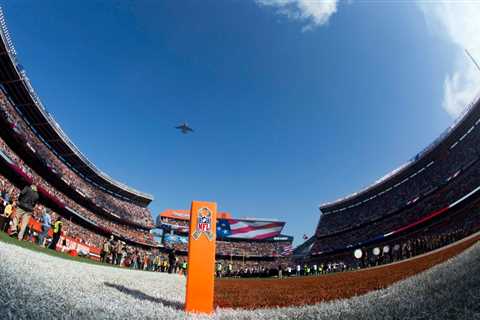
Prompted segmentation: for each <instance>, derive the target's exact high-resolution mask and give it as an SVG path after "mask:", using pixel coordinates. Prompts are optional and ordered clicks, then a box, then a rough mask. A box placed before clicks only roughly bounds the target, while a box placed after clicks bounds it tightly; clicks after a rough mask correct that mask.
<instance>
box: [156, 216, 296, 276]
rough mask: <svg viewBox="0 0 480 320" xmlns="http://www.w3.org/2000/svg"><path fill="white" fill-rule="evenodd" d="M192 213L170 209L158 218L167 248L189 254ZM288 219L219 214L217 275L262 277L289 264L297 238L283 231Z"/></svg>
mask: <svg viewBox="0 0 480 320" xmlns="http://www.w3.org/2000/svg"><path fill="white" fill-rule="evenodd" d="M189 221H190V212H189V211H187V210H171V209H169V210H166V211H164V212H162V213H160V215H159V216H158V218H157V227H158V228H159V229H160V230H161V233H160V234H159V235H158V236H159V242H160V243H161V244H162V245H163V247H164V248H168V249H172V248H173V249H175V250H176V251H177V252H178V253H179V254H182V255H187V253H188V233H189ZM284 226H285V222H281V221H277V220H273V219H258V218H250V219H233V218H232V216H231V214H230V213H228V212H219V213H218V215H217V241H216V263H217V267H218V269H217V271H218V274H217V276H239V277H260V276H265V277H266V276H270V275H273V274H276V273H277V268H278V266H279V265H282V264H284V265H285V267H286V266H287V264H288V260H287V259H286V257H288V256H290V255H291V253H292V242H293V237H292V236H287V235H283V234H282V230H283V227H284Z"/></svg>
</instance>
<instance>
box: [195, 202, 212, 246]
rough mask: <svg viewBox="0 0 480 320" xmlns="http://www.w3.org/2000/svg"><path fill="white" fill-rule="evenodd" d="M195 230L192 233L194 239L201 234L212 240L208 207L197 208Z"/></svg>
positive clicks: (210, 216) (210, 214)
mask: <svg viewBox="0 0 480 320" xmlns="http://www.w3.org/2000/svg"><path fill="white" fill-rule="evenodd" d="M197 220H198V221H197V230H195V232H194V233H193V238H194V239H195V240H197V239H199V238H200V237H201V235H202V234H205V236H206V237H207V238H208V240H213V232H212V212H211V211H210V209H208V208H200V209H199V210H198V219H197Z"/></svg>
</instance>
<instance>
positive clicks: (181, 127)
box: [175, 122, 193, 134]
mask: <svg viewBox="0 0 480 320" xmlns="http://www.w3.org/2000/svg"><path fill="white" fill-rule="evenodd" d="M175 129H178V130H180V131H182V133H183V134H187V133H189V132H193V129H192V128H190V127H189V126H188V123H186V122H184V123H182V124H181V125H179V126H177V127H175Z"/></svg>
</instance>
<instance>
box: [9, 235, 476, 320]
mask: <svg viewBox="0 0 480 320" xmlns="http://www.w3.org/2000/svg"><path fill="white" fill-rule="evenodd" d="M477 237H478V236H476V237H475V239H473V238H471V239H470V240H468V241H464V242H461V243H460V244H463V245H464V246H465V247H467V246H469V245H471V244H472V243H473V242H474V241H476V239H477ZM14 242H16V241H14ZM457 245H459V244H455V245H454V246H450V247H449V248H448V249H447V250H442V251H441V252H444V251H448V250H449V249H455V248H456V247H457ZM457 249H459V248H457ZM35 251H36V250H26V249H25V248H22V247H19V246H17V245H12V244H7V243H5V242H0V312H1V315H2V317H4V318H7V319H29V318H35V319H51V318H59V317H60V316H59V315H62V316H61V318H63V319H79V318H81V319H125V318H132V319H137V318H146V319H185V318H193V319H292V318H298V319H384V318H389V319H400V318H405V317H410V318H422V319H446V318H458V317H461V318H464V319H475V318H478V319H480V244H476V245H474V246H473V247H472V248H470V249H467V250H466V251H465V252H464V253H462V254H460V255H459V256H458V257H455V258H453V259H449V256H450V253H445V252H444V253H442V254H441V255H440V256H441V257H439V258H438V259H440V260H442V261H444V260H445V259H449V260H448V261H446V262H445V263H442V264H440V265H438V266H435V267H433V268H431V269H430V270H427V271H425V272H423V273H420V274H418V275H416V276H413V277H410V278H409V279H406V280H403V281H399V282H397V283H396V284H393V285H391V286H390V287H388V288H387V289H382V290H377V291H374V292H370V293H367V294H364V295H362V296H355V295H357V294H361V293H355V294H353V296H354V297H351V298H348V299H343V300H335V301H330V302H323V303H319V304H315V305H310V306H302V307H295V308H294V307H287V308H272V309H266V308H261V309H257V310H232V309H229V308H217V310H216V313H215V314H214V315H212V316H211V317H206V316H187V315H186V314H185V313H184V312H183V311H182V309H183V303H184V295H185V278H184V277H182V276H178V275H168V274H162V273H153V272H143V271H132V270H126V269H122V268H112V267H105V266H99V265H97V264H91V263H88V264H85V263H75V262H74V261H72V260H71V259H58V258H57V257H53V256H51V255H46V254H42V253H39V252H35ZM437 253H438V252H437ZM437 253H435V254H434V255H436V254H437ZM429 256H430V255H429ZM432 256H433V255H432ZM416 260H417V259H415V260H410V261H407V262H405V263H411V262H413V261H416ZM417 262H418V261H417ZM437 263H438V262H437ZM396 266H398V267H399V269H404V267H405V265H404V263H403V262H402V263H398V264H396ZM391 267H393V266H391ZM424 267H426V268H428V265H427V266H425V265H424ZM388 269H389V267H383V268H376V269H372V270H366V271H360V272H349V273H345V274H334V275H329V276H325V277H318V278H314V277H311V278H300V279H290V280H281V281H275V280H268V285H269V286H268V288H267V289H269V290H268V292H269V294H268V297H269V299H270V300H272V299H276V297H277V296H276V294H277V293H276V292H277V291H278V292H281V291H279V289H277V288H276V287H277V286H280V287H282V285H283V284H287V283H296V281H305V286H302V287H300V286H297V287H296V288H294V289H292V288H291V287H290V289H288V291H283V295H284V296H285V295H286V294H293V295H296V294H298V293H302V294H304V291H305V290H306V291H307V292H308V295H307V296H308V297H309V296H322V295H323V294H324V293H325V292H326V293H328V290H326V291H322V289H321V288H319V287H318V286H317V285H312V283H311V282H310V281H314V280H316V281H317V282H318V283H320V284H321V283H327V282H330V280H331V279H336V278H337V277H339V276H355V275H360V274H364V273H370V272H378V271H382V270H384V271H385V270H388ZM384 271H382V274H383V276H384V275H385V274H386V273H388V272H384ZM395 274H397V273H396V272H395ZM378 276H379V274H378V273H377V274H376V276H375V277H373V276H372V281H373V280H375V279H376V280H375V281H373V282H371V284H372V285H373V286H376V285H378V284H379V283H382V281H380V282H379V280H378ZM383 276H382V277H383ZM236 281H237V280H221V281H217V285H226V284H234V283H235V282H236ZM263 281H264V280H241V281H237V282H239V283H244V284H249V286H248V287H249V289H250V291H251V292H257V293H258V292H259V291H258V290H263V289H265V286H264V283H263ZM352 281H353V280H352ZM353 283H355V281H353ZM356 285H357V287H359V288H360V290H365V292H366V291H369V290H371V288H367V287H364V286H363V285H361V284H360V283H356ZM228 287H229V288H231V290H230V291H228V294H230V298H231V299H233V300H229V301H226V303H232V301H233V303H236V304H239V303H245V301H248V299H250V297H251V295H249V293H248V292H247V291H244V288H234V286H233V285H229V286H228ZM382 287H383V285H382V286H378V287H377V288H382ZM343 289H345V288H344V287H342V288H339V287H338V286H337V290H334V291H333V292H337V293H338V292H343ZM374 289H375V288H374ZM347 291H348V290H347ZM233 292H234V293H233ZM226 293H227V291H225V288H222V289H221V290H220V291H217V293H216V295H217V303H218V302H219V300H218V297H219V294H224V297H227V295H226ZM348 294H350V293H348V292H347V293H345V295H348ZM339 297H340V296H337V297H335V296H333V295H332V296H331V298H329V299H337V298H339ZM329 299H326V300H329ZM242 301H243V302H242ZM263 301H264V299H259V298H258V297H257V301H256V302H257V305H256V306H261V305H259V304H261V303H264V302H263ZM283 302H284V300H280V303H283ZM301 302H304V303H311V302H314V301H308V300H307V301H301ZM219 305H221V304H220V303H219ZM236 307H238V306H236ZM243 307H247V308H248V307H252V306H251V305H250V306H249V305H248V304H247V305H244V306H243Z"/></svg>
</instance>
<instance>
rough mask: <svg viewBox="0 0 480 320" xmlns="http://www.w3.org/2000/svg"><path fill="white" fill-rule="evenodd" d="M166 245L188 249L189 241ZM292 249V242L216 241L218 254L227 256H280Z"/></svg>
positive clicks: (180, 250)
mask: <svg viewBox="0 0 480 320" xmlns="http://www.w3.org/2000/svg"><path fill="white" fill-rule="evenodd" d="M165 246H167V247H170V248H174V249H175V250H177V251H179V252H184V253H186V252H187V251H188V244H187V243H178V242H177V243H168V242H165ZM291 249H292V244H291V243H290V242H273V241H265V242H260V241H221V240H217V241H216V255H217V256H225V257H229V256H233V257H280V256H284V255H287V254H289V253H290V252H291Z"/></svg>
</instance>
